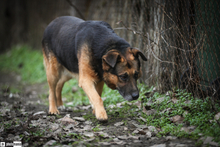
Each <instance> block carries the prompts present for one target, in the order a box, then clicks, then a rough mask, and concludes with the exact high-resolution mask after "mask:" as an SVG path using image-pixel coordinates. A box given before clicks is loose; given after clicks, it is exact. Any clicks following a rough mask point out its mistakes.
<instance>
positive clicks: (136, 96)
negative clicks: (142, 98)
mask: <svg viewBox="0 0 220 147" xmlns="http://www.w3.org/2000/svg"><path fill="white" fill-rule="evenodd" d="M131 95H132V98H133V99H134V100H136V99H138V97H139V92H138V91H137V92H133V93H132V94H131Z"/></svg>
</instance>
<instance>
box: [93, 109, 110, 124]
mask: <svg viewBox="0 0 220 147" xmlns="http://www.w3.org/2000/svg"><path fill="white" fill-rule="evenodd" d="M95 116H96V118H97V119H98V120H99V121H102V122H106V121H107V120H108V116H107V113H106V111H105V109H103V110H96V111H95Z"/></svg>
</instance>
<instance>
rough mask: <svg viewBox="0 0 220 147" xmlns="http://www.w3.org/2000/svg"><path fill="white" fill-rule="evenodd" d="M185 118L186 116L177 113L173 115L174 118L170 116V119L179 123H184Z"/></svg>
mask: <svg viewBox="0 0 220 147" xmlns="http://www.w3.org/2000/svg"><path fill="white" fill-rule="evenodd" d="M183 120H184V117H182V116H180V115H176V116H173V117H172V118H170V121H172V122H173V123H177V124H180V123H182V122H183Z"/></svg>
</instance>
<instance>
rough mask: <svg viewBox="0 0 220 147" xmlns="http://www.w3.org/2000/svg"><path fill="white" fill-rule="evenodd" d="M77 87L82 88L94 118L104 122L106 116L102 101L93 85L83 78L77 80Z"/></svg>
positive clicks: (90, 81)
mask: <svg viewBox="0 0 220 147" xmlns="http://www.w3.org/2000/svg"><path fill="white" fill-rule="evenodd" d="M79 86H80V87H82V89H83V90H84V91H85V93H86V94H87V96H88V98H89V101H90V103H91V105H92V107H93V111H94V113H95V116H96V118H97V119H98V120H99V121H106V120H107V119H108V116H107V114H106V111H105V108H104V106H103V101H102V99H101V97H100V95H99V93H98V92H97V91H96V87H95V83H94V82H93V81H92V80H91V79H89V78H88V77H83V78H80V79H79Z"/></svg>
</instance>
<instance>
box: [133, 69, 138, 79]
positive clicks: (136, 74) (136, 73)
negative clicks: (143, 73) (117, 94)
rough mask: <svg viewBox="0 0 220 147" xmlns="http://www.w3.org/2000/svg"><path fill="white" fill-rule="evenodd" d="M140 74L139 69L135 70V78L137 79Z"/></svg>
mask: <svg viewBox="0 0 220 147" xmlns="http://www.w3.org/2000/svg"><path fill="white" fill-rule="evenodd" d="M138 75H139V73H138V72H137V71H135V73H134V78H135V79H138Z"/></svg>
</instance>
